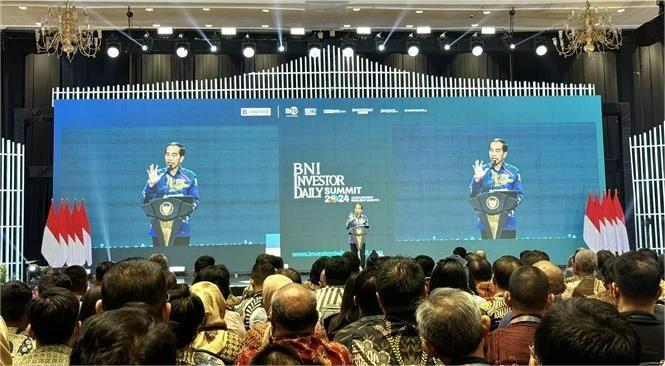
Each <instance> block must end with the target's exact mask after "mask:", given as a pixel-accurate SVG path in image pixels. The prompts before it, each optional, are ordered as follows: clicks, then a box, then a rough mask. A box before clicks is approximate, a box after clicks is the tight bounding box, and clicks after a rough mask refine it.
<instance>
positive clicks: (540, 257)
mask: <svg viewBox="0 0 665 366" xmlns="http://www.w3.org/2000/svg"><path fill="white" fill-rule="evenodd" d="M546 260H549V257H548V256H547V255H545V254H543V252H541V251H536V250H529V251H527V252H526V253H524V255H522V256H521V257H520V262H522V265H523V266H531V265H533V264H534V263H536V262H539V261H546Z"/></svg>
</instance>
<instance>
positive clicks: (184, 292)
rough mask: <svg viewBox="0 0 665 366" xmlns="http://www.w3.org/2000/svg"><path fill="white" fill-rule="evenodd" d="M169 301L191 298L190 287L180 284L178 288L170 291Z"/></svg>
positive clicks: (175, 287)
mask: <svg viewBox="0 0 665 366" xmlns="http://www.w3.org/2000/svg"><path fill="white" fill-rule="evenodd" d="M167 292H168V294H169V301H171V300H177V299H182V298H183V297H187V296H189V293H190V292H189V286H187V284H186V283H179V284H177V285H176V286H174V287H172V288H170V289H168V291H167Z"/></svg>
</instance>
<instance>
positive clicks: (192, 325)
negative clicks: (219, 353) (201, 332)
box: [169, 287, 205, 348]
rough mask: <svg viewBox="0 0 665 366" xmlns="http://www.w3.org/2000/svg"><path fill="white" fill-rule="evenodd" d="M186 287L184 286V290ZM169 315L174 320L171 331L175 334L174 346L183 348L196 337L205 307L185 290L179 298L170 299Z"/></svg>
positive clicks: (197, 298)
mask: <svg viewBox="0 0 665 366" xmlns="http://www.w3.org/2000/svg"><path fill="white" fill-rule="evenodd" d="M186 289H187V288H186V287H185V290H186ZM170 302H171V315H170V317H169V319H170V320H171V321H172V322H174V326H173V331H174V332H175V335H176V340H177V341H176V347H177V348H183V347H186V346H187V345H189V344H190V343H192V342H193V341H194V338H196V334H197V333H198V329H199V326H201V323H203V318H204V317H205V308H204V307H203V302H202V301H201V299H200V298H199V297H198V296H196V295H194V294H192V293H190V292H189V291H186V292H184V293H183V294H182V296H181V297H180V298H177V299H175V300H171V301H170Z"/></svg>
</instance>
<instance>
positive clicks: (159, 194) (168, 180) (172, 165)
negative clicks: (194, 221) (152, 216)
mask: <svg viewBox="0 0 665 366" xmlns="http://www.w3.org/2000/svg"><path fill="white" fill-rule="evenodd" d="M164 160H165V162H166V167H165V168H161V169H159V167H158V166H157V165H154V164H150V167H149V168H148V183H146V185H145V188H143V203H148V202H150V201H152V200H154V199H158V198H164V197H174V196H175V197H177V196H191V197H192V198H193V205H194V209H196V208H197V207H198V205H199V186H198V182H197V180H196V174H195V173H194V172H193V171H191V170H188V169H185V168H183V167H182V162H183V160H185V146H184V145H182V144H181V143H178V142H172V143H170V144H168V145H166V151H165V153H164ZM176 220H177V219H176ZM190 233H191V228H190V227H189V216H188V217H186V218H185V219H184V220H183V221H182V226H181V227H180V230H178V232H177V233H175V236H176V237H175V240H174V243H173V245H189V236H190ZM148 235H150V236H151V237H152V243H153V245H154V246H157V245H158V243H159V242H158V241H157V232H156V231H155V229H154V228H153V227H152V226H150V229H149V230H148Z"/></svg>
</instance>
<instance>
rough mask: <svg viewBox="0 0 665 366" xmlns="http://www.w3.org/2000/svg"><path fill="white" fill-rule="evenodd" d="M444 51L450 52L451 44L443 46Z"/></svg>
mask: <svg viewBox="0 0 665 366" xmlns="http://www.w3.org/2000/svg"><path fill="white" fill-rule="evenodd" d="M443 49H444V50H446V51H450V44H448V43H446V44H444V45H443Z"/></svg>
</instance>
